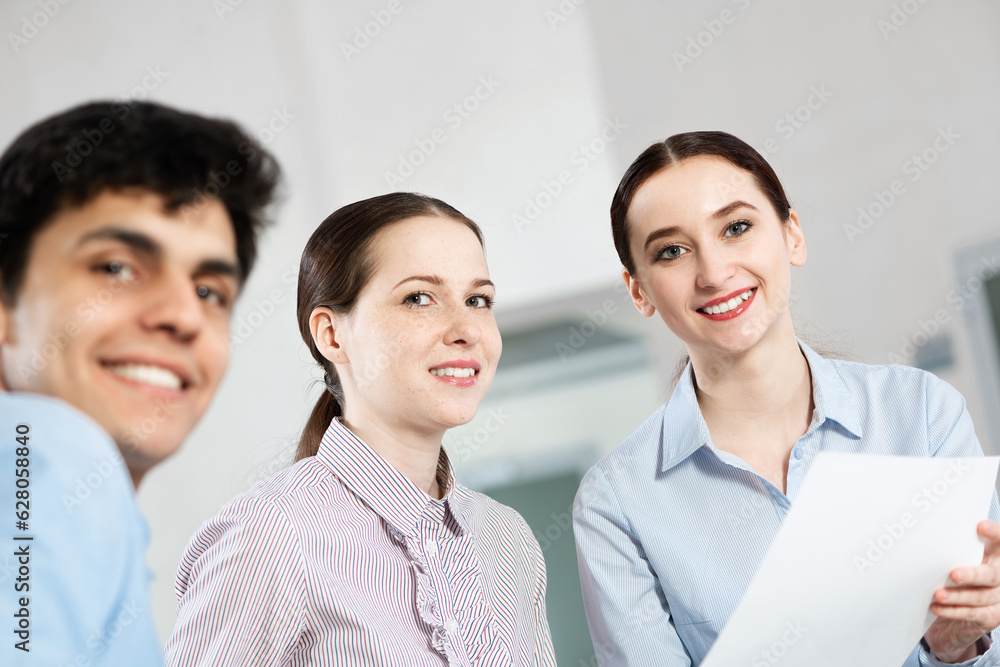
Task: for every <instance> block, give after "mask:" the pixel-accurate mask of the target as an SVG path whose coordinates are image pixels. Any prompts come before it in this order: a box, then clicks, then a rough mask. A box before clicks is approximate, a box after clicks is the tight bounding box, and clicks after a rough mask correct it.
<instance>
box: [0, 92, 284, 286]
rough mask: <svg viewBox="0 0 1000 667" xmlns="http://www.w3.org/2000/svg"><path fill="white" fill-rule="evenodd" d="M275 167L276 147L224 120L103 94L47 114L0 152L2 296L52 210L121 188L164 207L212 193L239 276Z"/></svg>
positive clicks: (19, 274) (18, 276) (274, 181)
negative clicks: (231, 236)
mask: <svg viewBox="0 0 1000 667" xmlns="http://www.w3.org/2000/svg"><path fill="white" fill-rule="evenodd" d="M280 177H281V174H280V169H279V167H278V163H277V161H275V159H274V157H273V156H272V155H271V154H270V153H269V152H268V151H266V150H265V149H264V148H263V146H261V145H260V143H259V142H258V141H257V140H256V139H254V138H253V137H251V136H250V135H249V134H247V133H246V132H244V131H243V130H242V129H240V127H239V126H237V125H236V124H235V123H233V122H231V121H228V120H222V119H217V118H206V117H204V116H199V115H196V114H192V113H187V112H183V111H179V110H177V109H173V108H170V107H167V106H164V105H161V104H155V103H151V102H109V101H99V102H91V103H87V104H83V105H80V106H77V107H74V108H72V109H69V110H68V111H64V112H62V113H60V114H57V115H55V116H52V117H50V118H47V119H45V120H43V121H41V122H39V123H37V124H35V125H33V126H31V127H29V128H28V129H27V130H25V131H24V132H23V133H22V134H21V135H20V136H19V137H18V138H17V139H15V140H14V142H13V143H12V144H11V145H10V146H9V147H8V148H7V150H6V151H5V152H4V154H3V155H2V156H0V299H3V302H4V303H6V304H8V305H13V304H14V303H15V302H16V300H17V295H18V292H19V290H20V286H21V283H22V281H23V280H24V273H25V270H26V268H27V262H28V257H29V256H30V251H31V244H32V241H33V240H34V238H35V236H36V235H37V234H38V233H39V231H40V230H41V229H42V228H43V227H44V226H45V225H46V224H47V223H48V222H49V221H51V220H52V218H53V217H54V216H55V215H56V214H58V213H60V212H62V211H64V210H66V209H71V208H76V207H80V206H83V205H85V204H86V203H88V202H89V201H91V200H92V199H94V198H95V197H96V196H98V195H99V194H102V193H103V192H105V191H108V190H111V191H116V190H124V189H127V188H138V189H142V190H146V191H149V192H153V193H156V194H159V195H161V196H162V197H163V199H164V203H165V209H166V212H167V213H174V212H176V211H178V210H179V209H180V208H181V207H183V206H188V205H195V206H197V205H199V204H201V203H203V202H204V201H205V198H206V197H208V198H214V199H217V200H218V201H219V202H220V203H222V205H223V206H225V208H226V211H227V212H228V213H229V217H230V219H231V220H232V223H233V230H234V232H235V235H236V256H237V258H238V260H239V266H240V271H241V281H242V280H245V279H246V277H247V275H248V274H249V273H250V269H251V268H252V267H253V264H254V260H255V259H256V256H257V239H258V236H259V234H260V231H261V229H262V228H263V227H264V225H265V224H266V220H265V217H264V214H265V209H266V207H267V206H268V204H270V203H271V201H272V199H273V198H274V196H275V192H276V189H277V186H278V182H279V180H280Z"/></svg>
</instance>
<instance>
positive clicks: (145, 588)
mask: <svg viewBox="0 0 1000 667" xmlns="http://www.w3.org/2000/svg"><path fill="white" fill-rule="evenodd" d="M19 425H22V428H21V429H18V426H19ZM0 427H2V431H0V437H2V438H3V442H2V445H0V475H2V480H3V481H2V484H3V489H2V493H0V515H2V516H3V517H4V518H5V520H8V521H9V522H10V523H9V524H8V525H9V526H10V528H14V527H15V526H14V518H15V511H22V510H24V511H26V512H27V520H26V521H25V524H24V528H21V529H20V530H17V531H12V532H13V533H14V534H13V535H12V534H11V533H8V537H7V541H6V543H5V548H4V549H3V555H0V583H2V587H3V594H2V597H0V613H2V615H3V617H4V619H9V620H8V627H9V626H13V630H14V631H13V632H11V631H10V630H6V631H5V634H6V635H7V636H8V637H9V639H5V641H4V645H3V647H2V650H0V664H3V665H5V666H7V667H18V666H20V665H24V666H28V665H32V666H34V665H68V664H72V665H84V664H86V665H90V666H91V667H111V666H112V665H121V664H130V665H136V666H137V667H139V666H141V667H157V666H161V665H162V664H163V658H162V656H161V653H160V647H159V640H158V638H157V636H156V631H155V629H154V627H153V622H152V615H151V608H150V603H149V573H148V570H147V569H146V565H145V562H144V557H143V553H144V550H145V547H146V542H147V537H148V534H147V532H146V527H145V523H144V522H143V520H142V517H141V515H140V514H139V510H138V507H137V506H136V501H135V492H134V489H133V487H132V482H131V479H130V478H129V476H128V473H127V471H126V469H125V466H124V464H123V463H122V461H121V456H120V454H119V453H118V450H117V448H116V447H115V445H114V443H113V442H112V441H111V439H110V438H109V437H108V436H107V435H106V434H105V433H104V432H103V431H102V430H101V429H100V428H99V427H98V426H97V425H96V424H95V423H94V422H92V421H91V420H90V419H89V418H87V417H85V416H84V415H83V414H82V413H79V412H77V411H76V410H74V409H72V408H70V407H69V406H67V405H64V404H61V403H58V402H56V401H54V400H52V399H42V398H34V397H31V398H30V399H29V398H24V397H22V398H20V399H16V400H15V399H14V398H13V397H10V396H0ZM19 433H20V437H22V438H23V439H22V440H21V441H20V442H18V441H17V440H16V438H17V437H18V434H19ZM25 450H27V451H25ZM17 471H27V472H26V473H24V472H22V473H18V472H17ZM22 475H23V476H22ZM17 480H22V482H20V483H16V481H17ZM18 491H20V492H21V497H20V498H19V497H18V496H17V495H16V494H17V492H18ZM18 501H20V503H21V504H20V505H18V504H17V503H18ZM12 537H14V538H26V537H27V538H31V539H11V538H12ZM18 630H21V631H22V632H23V634H18ZM22 642H23V643H22ZM18 643H21V646H22V647H23V649H26V650H22V649H21V648H18V647H17V645H18Z"/></svg>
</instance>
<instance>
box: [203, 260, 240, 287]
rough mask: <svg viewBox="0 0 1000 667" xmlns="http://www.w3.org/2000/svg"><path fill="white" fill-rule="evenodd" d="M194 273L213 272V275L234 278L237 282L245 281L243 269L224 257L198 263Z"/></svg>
mask: <svg viewBox="0 0 1000 667" xmlns="http://www.w3.org/2000/svg"><path fill="white" fill-rule="evenodd" d="M194 273H195V275H204V274H206V273H211V274H213V275H218V276H226V277H230V278H234V279H236V281H237V282H243V271H242V270H240V267H239V266H238V265H237V264H234V263H233V262H229V261H226V260H224V259H206V260H205V261H203V262H202V263H201V264H199V265H198V268H196V269H195V271H194Z"/></svg>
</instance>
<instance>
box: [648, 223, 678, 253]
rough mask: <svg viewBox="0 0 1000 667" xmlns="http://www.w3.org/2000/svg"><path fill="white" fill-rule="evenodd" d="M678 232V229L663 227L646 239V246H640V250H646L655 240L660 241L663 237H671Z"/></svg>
mask: <svg viewBox="0 0 1000 667" xmlns="http://www.w3.org/2000/svg"><path fill="white" fill-rule="evenodd" d="M680 230H681V228H680V227H663V228H662V229H657V230H654V231H652V232H650V233H649V236H647V237H646V244H645V245H643V246H642V249H643V250H646V249H648V248H649V246H650V245H651V244H652V243H653V242H654V241H656V240H657V239H662V238H663V237H664V236H673V235H674V234H677V233H678V232H680Z"/></svg>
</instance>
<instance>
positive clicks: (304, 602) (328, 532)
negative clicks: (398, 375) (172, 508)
mask: <svg viewBox="0 0 1000 667" xmlns="http://www.w3.org/2000/svg"><path fill="white" fill-rule="evenodd" d="M437 475H438V482H439V483H440V484H441V487H442V488H444V489H447V493H446V495H445V497H444V499H443V500H436V499H433V498H431V497H430V496H428V495H427V494H426V493H424V492H423V491H421V490H420V489H419V488H417V487H416V486H415V485H414V484H413V483H412V482H410V481H409V480H408V479H407V478H406V477H404V476H403V475H402V474H400V473H399V471H397V470H396V469H395V468H393V467H392V466H391V465H389V464H388V463H387V462H386V461H385V460H384V459H382V458H381V457H380V456H379V455H378V454H376V453H375V452H374V451H373V450H372V449H370V448H369V447H368V446H367V445H365V444H364V443H363V442H361V440H359V439H358V438H357V437H356V436H355V435H354V434H353V433H351V432H350V431H349V430H348V429H347V428H345V427H344V426H343V425H342V424H340V422H339V421H337V420H334V421H333V423H332V424H331V425H330V428H329V429H328V430H327V432H326V434H325V435H324V437H323V442H322V444H321V445H320V449H319V453H318V454H317V455H316V456H314V457H311V458H308V459H304V460H302V461H299V462H298V463H297V464H295V465H293V466H292V467H290V468H288V469H287V470H285V471H283V472H281V473H278V474H277V475H275V476H273V477H271V478H269V479H267V480H265V481H264V482H262V483H260V484H258V485H257V486H255V487H254V488H253V489H251V490H249V491H247V492H246V493H243V494H241V495H239V496H237V497H236V498H234V499H233V500H232V501H230V502H229V504H227V505H226V506H225V507H223V508H222V509H221V510H220V511H219V513H218V514H217V515H216V516H215V517H214V518H212V519H210V520H209V521H207V522H205V523H204V524H203V525H202V526H201V528H200V529H199V530H198V532H197V533H195V535H194V537H192V538H191V541H190V543H189V544H188V547H187V550H186V552H185V554H184V556H183V558H182V559H181V564H180V567H179V569H178V573H177V583H176V592H177V599H178V607H177V623H176V626H175V628H174V633H173V635H172V636H171V637H170V640H169V641H168V642H167V646H166V649H165V650H166V663H167V665H168V666H171V667H181V666H184V667H187V666H189V665H206V666H207V665H212V666H215V665H225V666H227V667H236V666H237V665H239V666H246V665H288V666H289V667H291V666H298V665H365V666H368V665H385V666H386V667H389V666H393V667H399V666H409V665H414V666H421V667H423V666H425V665H426V666H427V667H430V666H432V665H433V666H435V667H439V666H440V665H449V666H452V665H468V666H472V665H476V666H484V667H485V666H489V667H493V666H496V667H500V666H501V665H503V666H507V665H511V666H514V665H518V666H520V665H524V666H528V665H546V666H547V665H555V658H554V656H553V651H552V641H551V639H550V637H549V628H548V622H547V620H546V617H545V563H544V561H543V560H542V553H541V550H540V549H539V547H538V542H537V541H536V540H535V538H534V536H533V535H532V533H531V531H530V530H529V529H528V527H527V525H526V524H525V523H524V520H523V519H522V518H521V517H520V516H519V515H518V514H517V512H515V511H514V510H512V509H510V508H509V507H506V506H504V505H501V504H499V503H497V502H495V501H493V500H491V499H490V498H487V497H486V496H484V495H482V494H479V493H475V492H474V491H471V490H469V489H467V488H465V487H463V486H461V485H459V484H456V483H455V478H454V475H453V473H452V471H451V466H450V464H449V462H448V457H447V455H446V454H445V453H444V451H443V450H442V452H441V458H440V460H439V461H438V471H437Z"/></svg>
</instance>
